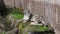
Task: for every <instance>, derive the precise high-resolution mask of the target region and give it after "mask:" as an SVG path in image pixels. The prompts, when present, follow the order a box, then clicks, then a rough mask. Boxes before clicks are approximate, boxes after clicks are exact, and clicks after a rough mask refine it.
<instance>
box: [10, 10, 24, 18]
mask: <svg viewBox="0 0 60 34" xmlns="http://www.w3.org/2000/svg"><path fill="white" fill-rule="evenodd" d="M11 14H12V15H13V16H14V17H15V18H17V19H22V18H23V16H24V14H23V13H22V11H20V10H18V9H13V10H12V12H11Z"/></svg>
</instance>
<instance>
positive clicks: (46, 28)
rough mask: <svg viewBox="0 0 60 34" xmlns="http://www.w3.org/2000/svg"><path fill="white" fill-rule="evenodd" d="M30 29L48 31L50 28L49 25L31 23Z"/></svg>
mask: <svg viewBox="0 0 60 34" xmlns="http://www.w3.org/2000/svg"><path fill="white" fill-rule="evenodd" d="M28 29H31V30H33V31H46V30H49V27H44V26H39V25H30V26H29V27H28Z"/></svg>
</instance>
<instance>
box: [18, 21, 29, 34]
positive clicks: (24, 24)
mask: <svg viewBox="0 0 60 34" xmlns="http://www.w3.org/2000/svg"><path fill="white" fill-rule="evenodd" d="M28 25H29V22H26V23H23V22H21V23H20V24H19V30H20V34H22V33H23V29H24V28H25V27H27V26H28Z"/></svg>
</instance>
